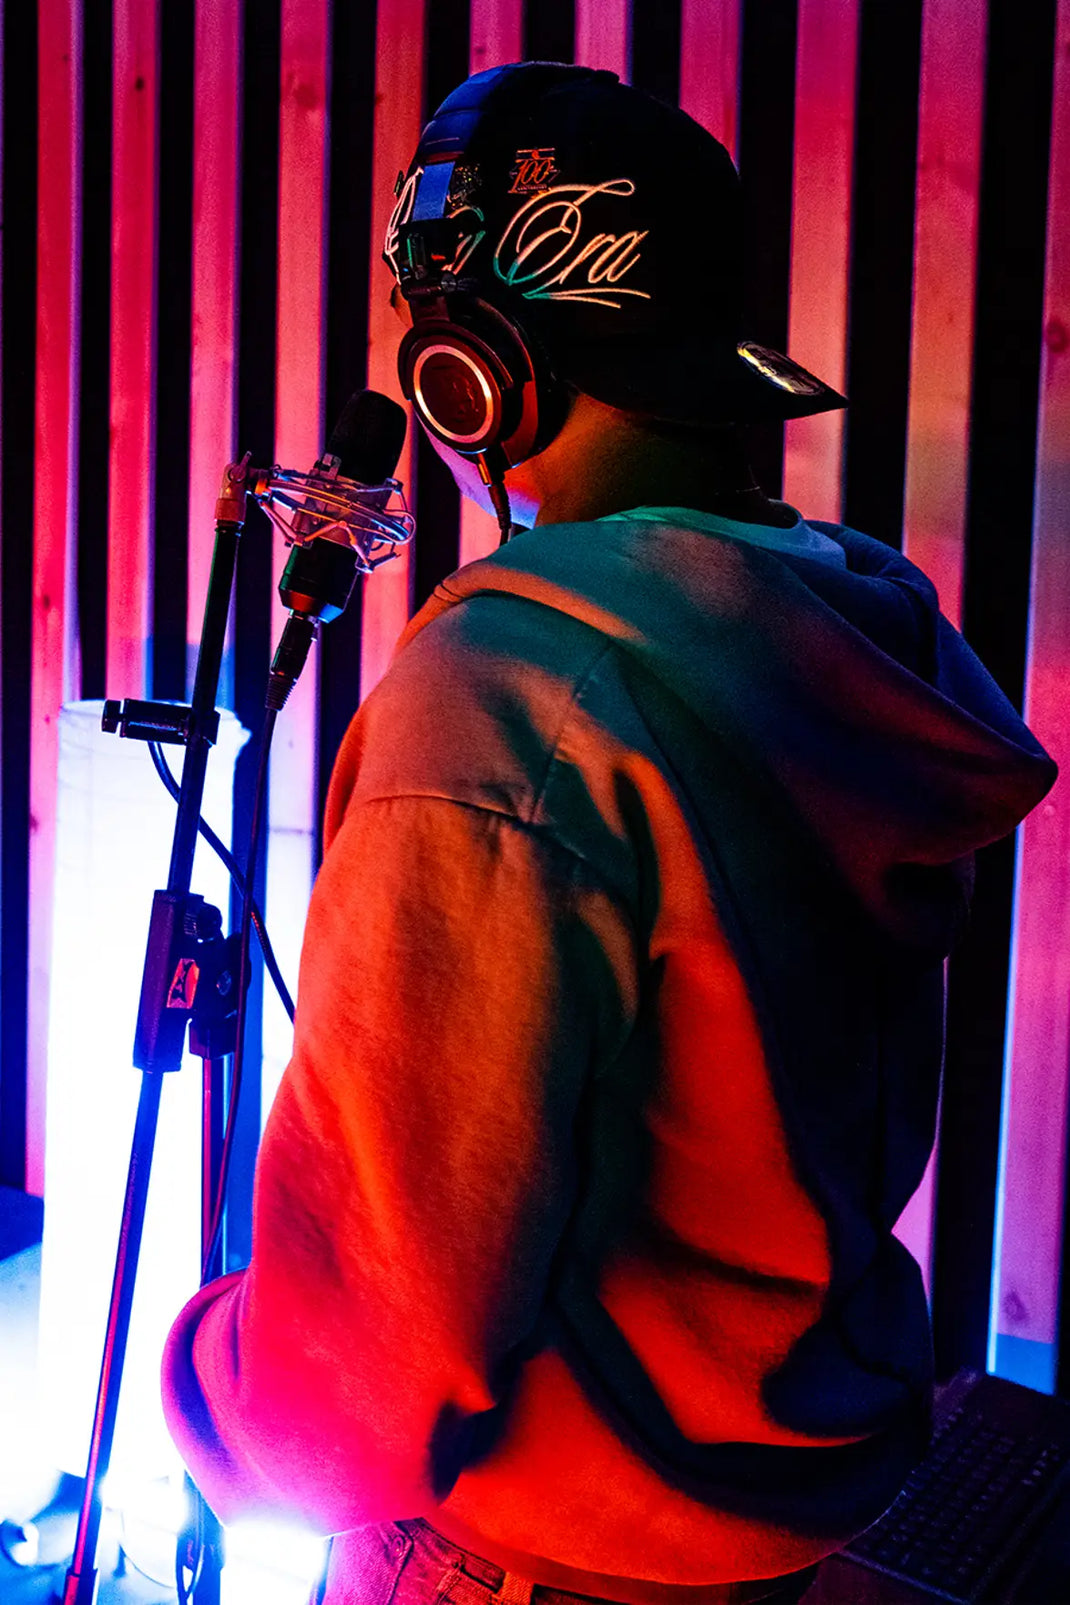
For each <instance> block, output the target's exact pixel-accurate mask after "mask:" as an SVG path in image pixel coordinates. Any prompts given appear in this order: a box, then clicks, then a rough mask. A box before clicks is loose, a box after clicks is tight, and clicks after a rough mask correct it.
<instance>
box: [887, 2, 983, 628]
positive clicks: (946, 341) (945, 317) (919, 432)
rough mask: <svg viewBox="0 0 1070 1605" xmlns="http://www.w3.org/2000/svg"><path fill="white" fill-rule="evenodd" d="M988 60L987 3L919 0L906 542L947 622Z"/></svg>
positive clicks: (960, 525)
mask: <svg viewBox="0 0 1070 1605" xmlns="http://www.w3.org/2000/svg"><path fill="white" fill-rule="evenodd" d="M984 64H985V14H984V8H983V7H980V6H977V7H973V6H962V5H960V4H959V3H958V0H926V5H925V10H924V13H923V16H922V39H921V87H920V95H919V104H918V179H917V192H916V202H915V207H916V212H915V225H914V303H913V329H912V340H911V354H910V409H909V414H908V423H907V472H906V505H905V510H904V529H903V550H904V551H905V552H906V554H907V556H908V557H910V558H911V559H912V560H913V561H914V562H915V563H917V564H918V565H919V566H920V567H921V568H923V569H924V570H925V572H926V574H928V576H929V578H930V579H931V580H932V581H933V583H934V585H935V586H936V589H937V591H938V593H939V596H940V606H941V608H942V609H943V611H944V613H946V614H947V617H948V618H949V619H950V620H951V621H952V623H953V624H958V623H959V622H960V620H961V616H962V582H963V573H964V568H965V536H966V464H967V457H968V453H969V412H970V374H971V367H972V356H973V306H974V300H973V290H974V280H975V272H976V269H975V263H976V257H977V219H978V207H979V200H980V187H981V126H982V113H983V97H984Z"/></svg>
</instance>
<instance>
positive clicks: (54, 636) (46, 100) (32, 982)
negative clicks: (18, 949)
mask: <svg viewBox="0 0 1070 1605" xmlns="http://www.w3.org/2000/svg"><path fill="white" fill-rule="evenodd" d="M80 47H81V16H80V10H79V6H78V3H77V0H43V4H42V6H41V14H40V42H39V47H38V49H39V63H40V66H39V74H40V76H39V83H40V102H39V104H40V108H41V137H40V139H39V140H38V195H39V197H40V205H39V214H38V216H39V223H38V231H37V406H36V409H35V414H36V415H35V423H36V430H35V437H34V465H33V466H34V523H33V611H32V620H33V632H32V643H31V654H32V655H31V669H30V731H31V747H30V817H31V819H33V820H35V821H36V822H37V828H36V829H35V830H33V831H32V832H31V835H30V843H29V848H30V864H29V871H30V874H29V887H30V906H31V908H32V909H34V910H35V912H36V915H37V917H36V918H35V919H34V920H32V921H31V923H30V926H29V997H28V1010H27V1040H28V1063H29V1066H30V1074H29V1076H28V1077H27V1092H28V1098H27V1107H26V1122H27V1126H28V1128H29V1129H30V1130H33V1131H40V1130H41V1129H42V1127H43V1124H44V1116H45V1111H44V1087H45V1074H44V1070H45V1051H46V1042H47V1033H48V971H49V964H50V957H51V936H52V921H51V918H50V915H51V907H52V862H53V855H54V852H55V796H56V764H57V757H58V751H59V720H58V710H59V707H60V704H61V703H62V702H63V701H64V700H65V699H66V698H67V697H69V696H70V694H71V686H72V680H73V674H72V670H73V663H72V655H73V648H74V644H75V632H74V629H73V623H74V619H73V602H74V596H73V586H72V584H71V578H72V573H71V571H72V567H73V561H72V560H73V554H74V539H73V537H74V497H75V485H76V458H77V433H76V428H75V425H76V416H77V414H76V409H77V389H78V300H79V287H80V283H79V272H78V265H79V264H78V245H79V239H78V236H79V228H80V223H81V183H80V173H81V164H80V143H81V48H80ZM43 1158H44V1152H43V1147H42V1145H41V1144H39V1143H38V1144H35V1145H33V1146H32V1147H31V1148H30V1150H29V1152H28V1155H27V1160H28V1163H27V1178H26V1182H27V1187H28V1189H29V1190H30V1191H31V1192H36V1193H41V1192H43V1191H44V1171H43Z"/></svg>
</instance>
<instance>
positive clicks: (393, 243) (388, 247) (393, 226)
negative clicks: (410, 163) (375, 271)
mask: <svg viewBox="0 0 1070 1605" xmlns="http://www.w3.org/2000/svg"><path fill="white" fill-rule="evenodd" d="M423 175H424V170H423V168H422V167H414V168H413V170H412V172H411V173H410V174H409V176H408V178H407V179H406V180H405V182H404V184H402V186H401V188H400V189H399V190H398V191H397V200H396V201H395V202H394V210H393V211H392V212H391V214H390V221H389V223H388V224H387V225H386V239H385V240H384V241H383V255H384V256H385V257H386V260H387V261H388V262H389V263H390V271H391V272H392V273H393V275H394V277H395V279H397V281H398V283H399V284H400V283H401V271H400V269H399V268H398V230H399V229H400V228H401V227H402V225H403V224H405V223H407V222H408V221H409V220H410V218H411V217H412V213H413V208H414V207H415V205H416V191H417V189H418V187H419V184H420V180H421V178H422V177H423Z"/></svg>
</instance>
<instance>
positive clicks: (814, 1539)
mask: <svg viewBox="0 0 1070 1605" xmlns="http://www.w3.org/2000/svg"><path fill="white" fill-rule="evenodd" d="M815 530H816V531H817V536H816V537H815V538H814V539H813V540H812V542H811V545H812V546H813V547H814V550H813V552H812V553H807V552H805V551H803V552H800V551H799V550H795V551H775V550H770V549H768V548H767V547H763V546H759V545H754V544H750V543H748V542H746V541H741V540H738V539H733V538H731V534H732V531H731V526H725V525H723V523H722V522H720V521H718V520H716V519H713V518H711V517H709V516H707V515H700V514H693V515H692V514H679V515H676V516H675V517H674V520H673V522H671V523H664V524H657V523H654V522H651V521H650V519H649V518H644V517H641V516H638V515H636V516H633V517H628V516H623V517H618V518H614V519H607V520H602V521H599V522H598V523H595V524H590V525H580V526H550V527H546V528H542V529H536V530H533V531H531V532H529V533H526V534H523V535H520V536H518V537H517V538H516V539H515V540H513V541H512V542H511V543H510V545H509V546H508V547H507V548H505V549H504V550H503V551H501V552H499V553H497V554H496V555H495V556H494V557H492V558H490V559H488V560H486V561H485V562H483V563H477V564H474V565H471V566H469V567H468V568H465V569H463V570H461V571H460V572H459V573H457V574H455V575H454V576H452V577H451V578H450V579H449V580H448V581H446V582H445V584H444V585H442V586H440V587H439V589H438V591H437V592H436V594H435V596H434V597H433V598H432V600H431V601H430V602H429V603H428V605H427V606H426V607H425V608H424V609H423V611H422V612H421V613H420V614H419V615H418V616H417V618H416V619H414V620H413V622H412V624H411V625H410V626H409V628H408V630H407V631H406V633H405V635H404V636H403V638H402V642H401V644H400V647H399V651H398V654H397V657H396V659H395V662H394V665H393V667H392V669H391V671H390V673H389V674H388V675H387V676H386V678H385V679H384V680H383V682H382V683H381V684H380V686H379V687H378V688H377V689H376V690H375V692H374V693H373V694H372V695H371V696H370V697H369V698H368V700H367V701H366V703H365V704H364V706H363V707H362V709H361V711H360V713H359V714H358V716H357V718H356V719H355V720H354V723H353V725H352V726H351V728H350V731H349V733H348V735H347V737H346V740H345V743H344V745H343V748H342V751H341V753H340V755H339V759H338V763H337V766H336V770H335V774H334V778H333V781H332V786H331V793H330V799H329V803H328V817H327V852H326V856H325V859H324V863H323V868H322V870H321V872H320V875H319V878H318V880H317V883H316V888H315V891H314V894H313V898H312V905H311V908H310V912H309V918H308V925H307V930H306V936H305V946H304V955H303V959H302V965H301V977H300V990H299V997H298V1006H297V1020H296V1028H295V1043H294V1054H293V1059H292V1061H291V1063H290V1065H289V1067H288V1069H287V1071H286V1074H285V1076H284V1078H283V1082H282V1085H281V1087H280V1089H279V1093H278V1096H277V1097H276V1100H275V1103H274V1105H273V1107H272V1110H271V1114H270V1117H269V1120H268V1123H267V1129H266V1131H265V1134H264V1141H263V1145H262V1149H261V1154H260V1159H259V1165H258V1173H257V1185H256V1202H255V1226H254V1247H253V1258H252V1263H251V1265H250V1267H249V1269H248V1270H247V1271H245V1272H244V1273H241V1274H239V1275H234V1276H230V1277H226V1278H224V1279H223V1280H222V1281H219V1282H216V1283H214V1284H213V1285H211V1286H210V1287H208V1288H206V1289H205V1290H203V1291H202V1292H201V1293H200V1294H198V1295H197V1297H196V1298H195V1299H194V1300H193V1301H192V1302H191V1304H190V1305H189V1306H188V1307H187V1309H186V1310H185V1311H184V1312H183V1314H182V1316H181V1317H180V1318H179V1321H178V1322H177V1323H176V1326H175V1328H174V1331H173V1333H172V1336H171V1340H170V1343H169V1346H168V1351H167V1355H166V1357H165V1395H166V1404H167V1411H168V1418H169V1421H170V1424H171V1428H172V1431H173V1433H174V1436H175V1439H176V1442H177V1443H178V1445H179V1447H180V1449H181V1451H182V1453H183V1455H184V1457H185V1459H186V1461H187V1463H188V1464H189V1466H190V1468H191V1470H192V1472H193V1474H194V1476H195V1478H196V1480H197V1481H198V1483H199V1484H200V1486H201V1487H202V1489H203V1490H204V1492H205V1494H206V1496H207V1498H208V1500H209V1502H210V1503H211V1504H212V1505H213V1507H214V1508H215V1509H216V1511H217V1512H218V1513H219V1514H220V1515H221V1517H222V1518H223V1519H224V1520H228V1519H231V1518H233V1517H234V1516H235V1515H237V1514H239V1513H241V1514H250V1513H254V1512H259V1513H264V1512H266V1511H285V1512H288V1513H289V1514H291V1516H292V1515H294V1514H297V1515H300V1516H301V1517H303V1518H304V1519H305V1520H306V1521H308V1522H310V1523H312V1524H313V1525H314V1526H316V1527H317V1528H318V1529H319V1530H320V1531H323V1532H341V1531H344V1530H346V1529H349V1528H353V1527H355V1526H358V1525H361V1524H363V1523H367V1522H372V1521H381V1520H401V1519H405V1518H408V1517H413V1516H420V1515H422V1516H425V1517H427V1519H428V1520H430V1521H431V1522H432V1523H433V1525H434V1526H435V1527H436V1528H438V1529H439V1530H440V1531H441V1532H442V1533H444V1534H445V1535H446V1536H448V1537H451V1538H453V1539H454V1540H455V1541H457V1542H458V1543H460V1544H462V1545H464V1546H466V1547H468V1548H470V1549H473V1550H475V1551H477V1552H478V1553H480V1554H482V1555H484V1556H485V1557H487V1558H489V1559H492V1560H496V1561H498V1562H500V1563H501V1564H502V1565H504V1566H506V1567H508V1568H509V1569H510V1570H513V1571H516V1572H519V1573H520V1574H522V1575H524V1576H527V1577H530V1578H533V1579H535V1580H536V1581H539V1582H543V1583H547V1584H552V1585H556V1586H558V1587H564V1588H569V1589H572V1590H575V1591H578V1592H582V1593H587V1594H597V1595H602V1596H605V1597H608V1598H612V1599H617V1600H623V1601H634V1602H636V1605H647V1602H649V1605H656V1602H659V1601H666V1602H667V1601H671V1600H673V1599H675V1598H677V1597H679V1598H680V1599H684V1598H687V1597H698V1596H695V1595H691V1596H689V1591H692V1590H695V1589H700V1587H701V1585H703V1584H709V1583H714V1582H726V1581H732V1580H743V1579H750V1578H758V1577H769V1576H773V1575H776V1574H779V1573H782V1572H788V1571H791V1570H794V1569H796V1568H799V1567H802V1566H804V1565H806V1564H808V1563H809V1562H811V1561H813V1560H815V1559H817V1558H819V1557H820V1556H822V1555H823V1554H826V1553H828V1552H829V1551H831V1550H832V1549H834V1548H836V1547H838V1546H839V1545H840V1544H841V1543H842V1542H843V1541H844V1540H845V1539H846V1538H847V1537H848V1536H850V1535H851V1534H853V1533H854V1532H857V1531H858V1530H860V1529H861V1528H862V1527H864V1526H866V1525H868V1523H869V1522H870V1521H871V1520H873V1519H874V1518H875V1517H876V1516H877V1515H878V1514H879V1512H880V1511H881V1510H882V1509H883V1508H884V1507H885V1506H886V1505H887V1504H888V1503H889V1502H890V1501H891V1499H892V1498H893V1497H894V1495H895V1494H896V1492H897V1491H898V1488H899V1487H900V1485H901V1483H902V1481H903V1480H904V1478H905V1476H906V1474H907V1471H908V1470H909V1468H910V1466H911V1464H912V1463H913V1461H914V1460H915V1459H916V1458H917V1457H918V1455H919V1454H920V1453H921V1452H922V1450H923V1448H924V1445H925V1441H926V1432H927V1408H928V1392H929V1385H930V1356H929V1339H928V1323H927V1313H926V1307H925V1300H924V1295H923V1291H922V1287H921V1281H920V1276H919V1274H918V1271H917V1267H916V1266H915V1265H914V1263H913V1261H912V1260H911V1259H910V1256H909V1255H908V1254H907V1253H906V1251H905V1250H904V1249H903V1248H902V1247H901V1246H900V1245H899V1244H898V1243H897V1241H896V1240H895V1238H894V1237H893V1236H892V1232H891V1228H892V1225H893V1224H894V1222H895V1220H896V1218H897V1217H898V1215H899V1213H900V1211H901V1209H902V1207H903V1205H904V1204H905V1203H906V1201H907V1199H908V1198H909V1196H910V1194H911V1192H912V1191H913V1190H914V1188H915V1186H916V1185H917V1182H918V1180H919V1179H920V1177H921V1174H922V1170H923V1168H924V1165H925V1161H926V1157H927V1155H928V1152H929V1148H930V1146H931V1143H932V1137H933V1129H934V1122H935V1108H936V1098H937V1089H938V1080H939V1069H940V1057H941V1009H942V960H943V957H944V955H945V954H946V952H947V950H948V948H949V946H950V945H951V942H952V941H953V939H954V936H955V935H956V933H957V931H958V930H959V929H960V928H961V925H962V922H963V919H964V918H965V914H966V909H967V905H968V897H969V887H970V861H971V860H970V855H971V853H972V851H973V850H974V849H975V848H976V847H978V846H980V845H981V844H983V843H985V842H988V841H991V840H993V839H995V838H996V837H998V836H1000V835H1003V834H1005V833H1006V832H1007V831H1009V830H1011V829H1012V828H1013V827H1014V825H1015V823H1016V822H1017V821H1018V820H1019V819H1020V818H1021V817H1022V816H1023V814H1024V813H1025V812H1027V811H1028V809H1029V808H1030V807H1032V806H1033V805H1034V804H1035V803H1036V802H1037V801H1038V800H1039V799H1040V797H1041V796H1042V795H1043V794H1044V792H1045V791H1046V790H1047V789H1048V787H1049V786H1050V785H1051V783H1052V781H1053V779H1054V766H1053V765H1052V764H1051V762H1050V760H1049V759H1047V757H1046V756H1045V755H1044V754H1043V752H1042V751H1041V749H1040V748H1039V747H1038V746H1037V744H1036V743H1035V741H1034V740H1033V739H1032V737H1031V736H1030V735H1029V733H1028V731H1027V730H1026V729H1025V727H1024V726H1023V725H1022V723H1021V721H1020V720H1019V719H1018V717H1017V715H1016V714H1015V713H1014V711H1013V709H1012V708H1011V707H1010V705H1009V704H1008V703H1007V702H1006V700H1005V699H1004V697H1003V696H1002V694H1001V693H1000V692H999V690H998V689H997V688H996V686H995V684H994V682H993V681H992V680H991V679H990V678H989V676H988V675H987V674H986V673H985V671H984V670H983V669H982V668H981V666H980V664H979V663H978V662H977V660H976V658H975V657H974V656H973V654H972V653H970V651H969V649H968V648H967V647H966V646H965V644H964V643H963V642H962V640H961V638H960V637H959V636H958V635H957V634H956V633H955V632H954V631H953V630H952V628H951V626H950V625H949V624H947V622H946V620H943V619H941V618H940V616H939V614H938V611H937V608H936V603H935V596H934V593H933V590H932V587H931V585H929V583H928V581H927V580H925V578H924V577H923V576H922V575H921V574H920V573H919V572H918V570H916V569H915V568H913V567H912V565H910V564H909V563H908V562H906V560H905V559H903V558H902V557H900V556H899V555H898V554H897V553H895V552H892V551H891V550H890V549H888V548H887V547H884V546H883V545H880V544H879V543H877V542H874V541H870V540H868V539H867V538H866V537H864V536H860V535H858V534H856V533H855V532H853V531H850V530H843V529H840V528H838V527H836V528H834V527H832V526H824V525H822V526H813V527H812V528H810V529H809V531H808V527H807V526H804V525H800V526H798V527H797V532H796V533H797V534H799V535H803V534H806V533H807V532H809V534H810V535H813V533H814V531H815ZM770 538H771V539H772V537H770ZM802 544H804V543H803V542H802V541H799V542H798V543H797V545H802ZM822 547H823V548H824V549H823V550H819V549H818V548H822ZM830 550H831V551H832V553H833V556H834V559H835V560H831V561H830V560H829V551H830Z"/></svg>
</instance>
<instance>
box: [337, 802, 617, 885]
mask: <svg viewBox="0 0 1070 1605" xmlns="http://www.w3.org/2000/svg"><path fill="white" fill-rule="evenodd" d="M391 802H424V803H445V804H447V805H448V806H449V807H453V808H463V809H465V810H466V811H467V812H468V813H472V814H483V815H486V817H487V818H489V819H499V820H502V821H503V822H504V823H506V824H509V825H515V826H516V827H517V829H518V830H521V831H523V832H524V834H525V835H528V836H532V837H534V838H536V839H537V840H539V841H540V842H544V843H545V844H546V845H547V846H549V847H552V848H553V849H554V850H555V851H556V852H558V853H560V854H561V856H562V857H564V858H568V859H570V860H571V861H572V862H573V863H574V864H582V865H583V867H584V868H585V869H586V870H587V871H588V872H589V874H590V876H591V879H592V880H593V881H596V882H597V884H598V885H599V886H601V887H602V888H603V890H604V891H607V892H609V893H611V894H612V896H614V897H617V898H620V899H621V901H622V902H623V901H625V899H624V898H623V896H622V893H621V892H620V889H619V888H618V887H615V886H613V885H612V884H611V883H610V882H608V881H607V880H606V879H605V877H604V876H603V875H602V874H601V873H600V872H599V870H598V869H597V867H596V866H595V865H594V864H593V863H592V862H591V860H590V859H589V858H586V857H585V856H584V855H583V853H578V852H577V851H576V850H575V848H574V847H570V846H568V844H567V843H566V842H563V841H561V839H560V838H559V837H558V836H557V834H556V833H555V832H554V831H553V830H551V829H550V828H549V827H548V826H545V825H539V824H536V822H535V821H534V820H532V819H524V818H523V817H522V816H521V815H520V814H515V813H510V812H509V811H508V810H507V809H505V808H492V807H490V806H489V805H488V804H486V803H477V802H470V801H468V800H467V799H466V798H463V797H451V796H449V794H448V793H446V792H435V791H386V792H381V793H379V794H377V795H376V796H373V797H360V798H358V799H357V800H356V801H355V802H351V803H350V805H349V807H348V808H347V809H346V817H347V818H348V816H349V814H350V813H351V812H354V813H355V812H356V811H357V810H358V809H360V808H366V807H369V806H372V805H374V804H375V803H391ZM335 840H337V836H336V837H335Z"/></svg>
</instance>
